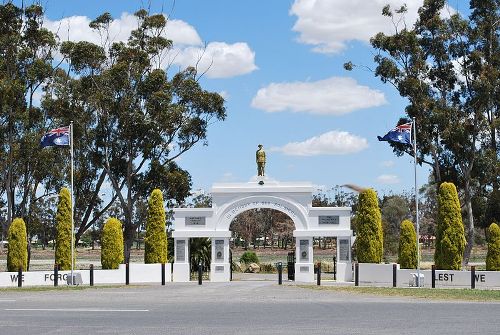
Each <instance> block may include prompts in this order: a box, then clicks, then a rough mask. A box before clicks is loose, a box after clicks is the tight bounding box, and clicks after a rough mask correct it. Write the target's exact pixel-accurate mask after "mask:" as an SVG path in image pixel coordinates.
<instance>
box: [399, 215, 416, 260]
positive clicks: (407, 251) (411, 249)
mask: <svg viewBox="0 0 500 335" xmlns="http://www.w3.org/2000/svg"><path fill="white" fill-rule="evenodd" d="M398 263H399V264H400V266H401V269H416V268H417V233H416V232H415V227H413V223H412V222H411V221H410V220H404V221H403V222H401V230H400V233H399V248H398Z"/></svg>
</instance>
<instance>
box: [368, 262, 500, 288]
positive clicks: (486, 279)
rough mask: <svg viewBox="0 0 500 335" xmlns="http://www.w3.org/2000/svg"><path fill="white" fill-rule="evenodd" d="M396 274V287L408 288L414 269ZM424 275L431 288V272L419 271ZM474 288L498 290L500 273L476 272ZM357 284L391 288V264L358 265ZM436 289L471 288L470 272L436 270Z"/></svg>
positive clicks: (403, 270)
mask: <svg viewBox="0 0 500 335" xmlns="http://www.w3.org/2000/svg"><path fill="white" fill-rule="evenodd" d="M397 269H398V270H397V272H396V283H397V286H398V287H408V286H409V283H410V278H411V274H412V273H417V270H416V269H399V264H398V267H397ZM420 273H421V274H423V275H424V287H432V270H420ZM475 281H476V288H500V271H476V273H475ZM359 283H360V284H364V285H369V284H374V285H383V286H392V264H366V263H360V264H359ZM435 286H436V288H440V287H441V288H445V287H464V288H469V287H471V272H470V271H454V270H436V281H435Z"/></svg>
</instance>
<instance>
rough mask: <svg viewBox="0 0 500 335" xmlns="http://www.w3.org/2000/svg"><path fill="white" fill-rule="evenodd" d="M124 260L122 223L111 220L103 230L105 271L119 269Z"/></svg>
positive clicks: (102, 257)
mask: <svg viewBox="0 0 500 335" xmlns="http://www.w3.org/2000/svg"><path fill="white" fill-rule="evenodd" d="M123 260H124V257H123V231H122V223H121V222H120V220H118V219H115V218H109V219H108V220H107V221H106V223H105V224H104V227H103V228H102V235H101V265H102V268H103V269H118V265H120V264H121V263H122V262H123Z"/></svg>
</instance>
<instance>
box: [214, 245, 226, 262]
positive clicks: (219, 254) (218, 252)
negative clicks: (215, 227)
mask: <svg viewBox="0 0 500 335" xmlns="http://www.w3.org/2000/svg"><path fill="white" fill-rule="evenodd" d="M215 261H217V262H223V261H224V240H215Z"/></svg>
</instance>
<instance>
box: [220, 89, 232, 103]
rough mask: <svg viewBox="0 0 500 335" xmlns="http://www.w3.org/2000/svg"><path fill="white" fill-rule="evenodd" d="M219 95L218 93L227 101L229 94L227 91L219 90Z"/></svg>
mask: <svg viewBox="0 0 500 335" xmlns="http://www.w3.org/2000/svg"><path fill="white" fill-rule="evenodd" d="M219 95H220V96H221V97H223V98H224V100H226V101H227V100H229V97H230V95H229V92H228V91H220V92H219Z"/></svg>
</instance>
